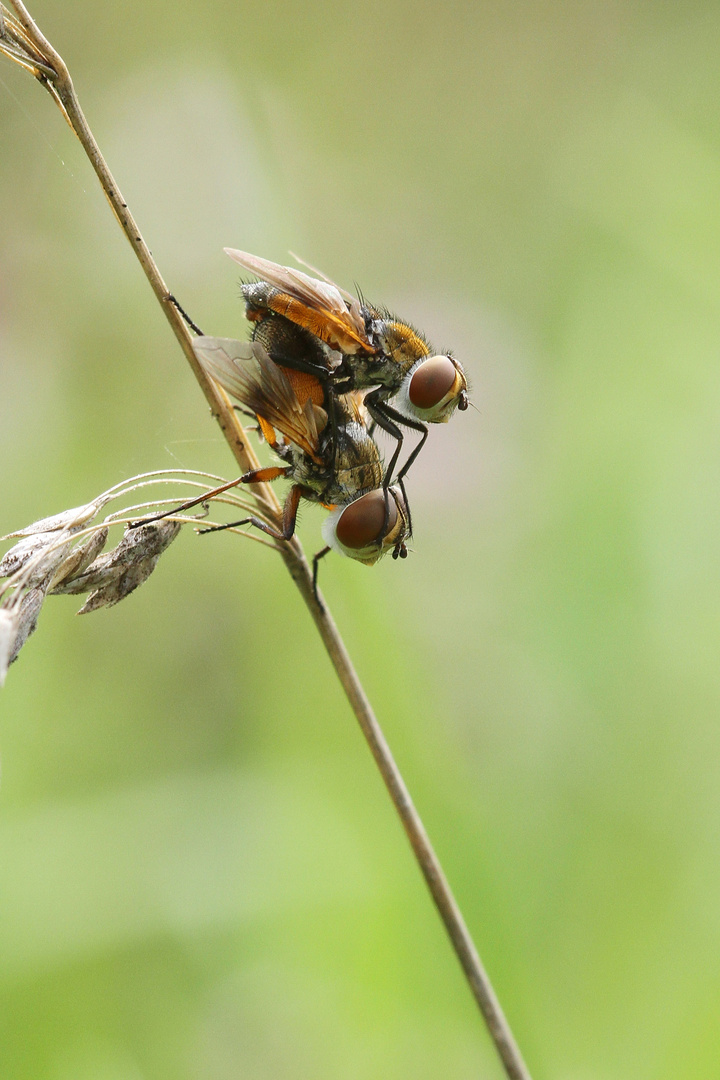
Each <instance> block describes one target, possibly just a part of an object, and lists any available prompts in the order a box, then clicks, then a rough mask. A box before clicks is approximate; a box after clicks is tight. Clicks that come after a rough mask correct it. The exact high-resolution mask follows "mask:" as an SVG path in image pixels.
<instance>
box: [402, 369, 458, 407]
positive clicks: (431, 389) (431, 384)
mask: <svg viewBox="0 0 720 1080" xmlns="http://www.w3.org/2000/svg"><path fill="white" fill-rule="evenodd" d="M456 378H457V368H456V367H455V365H454V364H453V362H452V360H451V359H450V357H449V356H431V357H429V358H428V359H427V360H423V362H422V364H421V365H420V367H419V368H418V369H417V371H416V372H415V374H414V375H413V376H412V378H411V379H410V386H409V387H408V395H409V397H410V401H411V402H412V403H413V405H414V406H415V408H416V409H432V408H434V406H435V405H437V404H438V403H439V402H440V401H442V399H443V398H444V397H445V395H446V394H447V393H448V392H449V391H450V390H452V388H453V384H454V382H455V379H456Z"/></svg>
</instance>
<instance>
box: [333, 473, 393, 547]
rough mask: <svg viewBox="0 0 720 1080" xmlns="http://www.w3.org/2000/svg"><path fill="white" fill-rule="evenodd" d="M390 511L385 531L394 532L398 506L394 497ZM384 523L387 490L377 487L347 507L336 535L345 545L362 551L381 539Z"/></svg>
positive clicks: (338, 524) (340, 518) (337, 527)
mask: <svg viewBox="0 0 720 1080" xmlns="http://www.w3.org/2000/svg"><path fill="white" fill-rule="evenodd" d="M389 511H390V513H389V515H388V525H387V529H386V530H385V532H392V530H393V529H394V528H395V523H396V521H397V514H398V512H397V506H396V505H395V500H394V499H392V498H391V499H390V503H389ZM384 523H385V492H384V491H383V489H382V488H377V489H376V490H375V491H369V492H368V494H367V495H363V496H362V498H360V499H356V500H355V502H351V503H350V504H349V506H346V507H345V509H344V510H343V512H342V514H341V515H340V517H339V519H338V522H337V526H336V535H337V538H338V540H339V541H340V543H341V544H342V545H343V546H344V547H346V548H351V549H352V550H355V551H360V550H361V549H362V548H366V547H369V546H370V545H371V544H375V543H377V542H378V541H379V540H380V539H381V536H380V534H381V533H382V532H383V525H384Z"/></svg>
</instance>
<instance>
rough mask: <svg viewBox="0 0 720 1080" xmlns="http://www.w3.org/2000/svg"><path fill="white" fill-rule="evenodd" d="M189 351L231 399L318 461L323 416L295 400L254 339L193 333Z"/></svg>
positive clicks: (285, 379)
mask: <svg viewBox="0 0 720 1080" xmlns="http://www.w3.org/2000/svg"><path fill="white" fill-rule="evenodd" d="M193 349H194V351H195V355H196V356H197V358H198V360H199V361H200V363H201V364H202V366H203V368H204V370H205V371H206V372H207V373H208V375H210V376H211V378H213V379H215V381H216V382H218V383H220V386H222V388H223V389H224V390H226V391H227V392H228V394H230V395H231V396H232V397H234V398H236V399H237V400H238V401H240V402H241V403H242V404H243V405H246V406H247V407H248V408H249V409H251V410H252V411H253V412H254V413H255V414H256V416H258V417H262V418H263V420H265V421H266V422H267V423H269V424H270V425H271V426H272V427H273V428H276V429H277V430H278V431H280V432H281V433H282V434H283V435H284V436H285V437H286V438H287V439H289V440H290V442H292V443H295V445H296V446H299V447H300V449H301V450H303V451H304V452H305V453H306V454H308V456H309V457H311V458H312V460H313V461H315V462H316V463H317V464H318V465H322V464H323V460H322V457H321V455H320V433H321V432H322V430H323V428H324V427H325V425H326V423H327V414H326V413H325V411H324V410H323V409H320V408H318V406H317V405H314V404H313V402H312V401H311V400H310V399H309V398H308V399H307V400H306V401H305V402H304V403H303V404H301V402H300V401H299V400H298V397H297V394H296V393H295V390H294V388H293V385H292V383H291V382H290V380H289V379H288V377H287V375H286V374H285V372H284V371H283V369H282V368H281V367H279V366H278V365H277V364H276V363H274V362H273V361H272V360H271V359H270V357H269V356H268V354H267V352H266V351H265V349H264V348H263V346H262V345H260V344H259V343H258V342H257V341H235V340H233V339H232V338H213V337H197V338H195V339H194V340H193Z"/></svg>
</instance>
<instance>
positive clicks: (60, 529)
mask: <svg viewBox="0 0 720 1080" xmlns="http://www.w3.org/2000/svg"><path fill="white" fill-rule="evenodd" d="M101 506H102V502H101V501H100V500H98V502H94V503H88V504H87V505H85V506H76V507H74V508H73V509H72V510H64V511H63V512H62V513H61V514H54V515H53V516H52V517H47V518H41V519H40V520H39V521H36V522H34V523H33V524H32V525H28V526H27V528H25V529H19V530H18V531H17V532H13V533H8V535H7V537H3V538H2V539H8V538H9V537H14V536H20V537H22V539H21V540H19V541H18V543H17V544H15V545H14V547H11V548H10V550H9V551H8V552H6V554H5V556H4V558H3V559H2V560H1V561H0V577H10V575H11V574H17V573H18V572H19V571H21V570H23V569H26V570H27V575H28V576H27V578H25V580H24V581H23V585H31V586H32V585H43V584H44V585H45V588H46V589H47V588H50V587H51V585H52V583H53V582H54V581H56V580H58V575H59V574H60V573H61V568H62V565H63V563H64V562H65V560H66V559H67V557H68V555H69V554H70V552H71V550H72V543H73V541H72V538H73V536H74V534H75V533H76V532H79V531H80V529H82V528H83V527H84V526H86V525H87V524H88V523H89V522H90V521H92V519H93V518H94V517H95V515H96V514H97V512H98V510H99V509H100V507H101ZM43 553H44V554H43ZM65 576H67V575H66V574H62V575H61V578H60V580H61V579H62V577H65Z"/></svg>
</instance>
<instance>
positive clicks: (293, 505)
mask: <svg viewBox="0 0 720 1080" xmlns="http://www.w3.org/2000/svg"><path fill="white" fill-rule="evenodd" d="M270 471H271V470H270V469H255V471H254V472H253V473H246V476H252V477H254V479H252V480H246V479H245V477H243V481H242V482H243V483H246V484H259V483H261V482H262V479H263V478H262V477H259V476H257V473H266V472H270ZM277 472H279V473H281V474H285V473H286V470H285V469H278V470H277ZM266 479H267V478H266ZM304 490H305V489H304V488H303V487H301V485H300V484H293V486H292V487H291V488H290V491H289V492H288V497H287V499H286V500H285V505H284V506H283V517H282V529H274V528H273V527H272V525H268V523H267V521H263V520H262V519H261V518H259V517H255V515H254V514H250V515H249V516H248V517H244V518H242V519H241V520H240V521H229V522H228V524H227V525H211V526H210V527H209V528H207V529H198V532H200V533H212V532H222V531H223V529H237V528H238V527H239V526H240V525H254V526H255V528H256V529H260V531H261V532H264V533H266V535H267V536H272V538H273V540H292V538H293V536H294V534H295V522H296V521H297V512H298V504H299V503H300V499H301V497H302V494H303V492H304Z"/></svg>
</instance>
